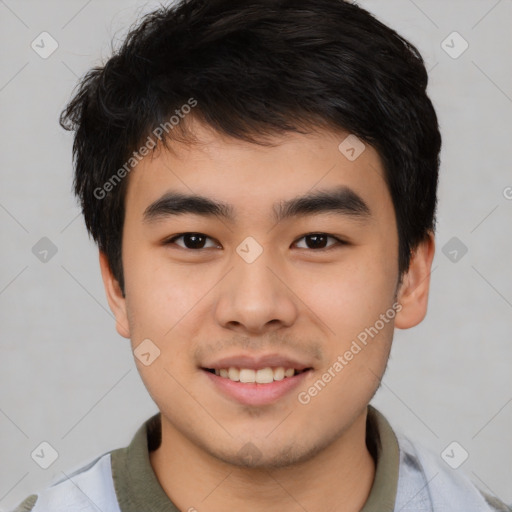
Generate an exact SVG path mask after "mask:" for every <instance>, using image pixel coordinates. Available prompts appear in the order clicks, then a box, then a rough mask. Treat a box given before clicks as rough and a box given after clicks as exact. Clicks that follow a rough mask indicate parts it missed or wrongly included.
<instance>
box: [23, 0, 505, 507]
mask: <svg viewBox="0 0 512 512" xmlns="http://www.w3.org/2000/svg"><path fill="white" fill-rule="evenodd" d="M426 86H427V73H426V70H425V67H424V64H423V61H422V58H421V56H420V54H419V53H418V51H417V50H416V48H415V47H414V46H412V45H411V44H410V43H408V42H407V41H405V40H404V39H402V38H401V37H400V36H399V35H398V34H397V33H396V32H394V31H393V30H391V29H390V28H388V27H386V26H385V25H383V24H381V23H380V22H379V21H377V20H376V19H375V18H374V17H373V16H372V15H370V14H369V13H368V12H366V11H365V10H363V9H362V8H360V7H358V6H356V5H353V4H350V3H348V2H343V1H342V0H293V1H292V0H284V1H279V0H272V1H270V0H249V1H245V2H233V1H229V0H210V1H204V0H190V1H185V2H182V3H180V4H178V5H176V6H170V7H168V8H162V9H161V10H159V11H157V12H155V13H153V14H151V15H148V16H146V17H145V19H144V20H143V21H142V22H141V23H140V24H139V25H138V26H137V27H136V28H134V29H133V30H132V31H131V32H130V34H129V35H128V37H127V39H126V40H125V42H124V44H123V46H122V47H121V48H120V50H119V51H118V52H116V54H115V55H114V56H113V57H112V58H110V60H108V62H107V63H106V64H105V65H104V66H103V67H98V68H94V69H92V70H91V71H90V72H89V73H88V74H87V76H86V77H85V78H84V79H83V80H82V82H81V84H80V88H79V90H78V92H77V94H76V96H75V97H74V98H73V100H72V101H71V103H70V104H69V105H68V108H67V109H66V111H65V112H64V113H63V117H62V121H61V122H62V124H63V125H64V126H65V127H68V128H72V129H74V130H76V135H75V142H74V148H73V149H74V157H75V166H76V174H75V191H76V194H77V195H78V197H79V198H80V200H81V204H82V208H83V213H84V217H85V222H86V225H87V228H88V230H89V232H90V233H91V234H92V236H93V237H94V239H95V240H96V241H97V243H98V245H99V249H100V265H101V271H102V276H103V280H104V283H105V289H106V293H107V297H108V300H109V304H110V307H111V309H112V311H113V313H114V315H115V318H116V323H117V330H118V332H119V333H120V334H121V335H122V336H124V337H126V338H129V339H130V340H131V343H132V348H133V350H134V355H135V356H136V357H135V362H136V364H137V367H138V369H139V371H140V374H141V376H142V379H143V381H144V384H145V385H146V387H147V389H148V391H149V393H150V395H151V397H152V398H153V400H154V401H155V403H156V404H157V406H158V408H159V410H160V413H159V414H157V415H155V416H153V417H152V418H150V419H148V420H147V422H145V423H144V424H143V425H142V426H141V427H140V429H139V430H138V432H137V433H136V434H135V436H134V438H133V441H132V442H131V444H130V445H129V446H128V447H126V448H121V449H116V450H113V451H111V452H108V453H105V454H103V455H101V456H99V457H98V458H96V459H95V460H94V461H92V462H91V463H90V464H89V465H88V466H86V467H83V468H81V469H80V470H79V471H77V472H75V473H74V474H73V475H72V476H71V477H70V478H69V479H64V480H62V481H60V482H57V483H55V484H54V485H52V486H51V487H49V488H48V489H45V490H43V491H42V492H40V493H39V494H37V495H35V494H34V495H31V496H29V497H28V498H27V499H26V500H25V501H24V502H23V503H22V504H20V506H19V507H18V508H17V510H18V511H28V510H31V511H33V512H43V511H44V512H57V511H66V512H67V511H78V510H80V511H91V512H92V511H96V510H102V511H103V512H114V511H115V512H142V511H144V512H153V511H154V512H156V511H162V512H163V511H166V512H172V511H174V512H175V511H177V510H180V511H199V512H201V511H208V512H220V511H225V510H244V511H247V512H260V511H268V510H279V511H281V510H285V511H303V510H307V511H310V512H318V511H344V512H356V511H364V512H392V511H403V512H405V511H411V512H412V511H415V512H417V511H420V510H422V511H423V510H424V511H427V510H428V511H447V510H450V511H460V512H483V511H493V510H494V511H495V510H511V509H510V508H507V507H506V506H505V505H504V504H502V503H499V502H498V501H497V500H496V499H494V498H491V497H490V496H488V495H486V494H484V493H483V492H481V491H480V490H478V489H477V488H476V487H475V486H474V485H473V484H472V483H471V482H470V480H469V479H468V478H467V477H466V476H464V475H462V474H461V473H460V472H458V471H457V472H455V471H452V470H451V469H450V468H448V467H447V466H446V465H445V464H444V462H443V461H441V460H440V459H439V458H436V457H434V456H433V455H432V454H431V453H430V452H428V451H426V450H424V449H422V448H419V447H416V446H414V445H413V443H411V442H410V441H409V440H408V439H407V438H406V437H404V436H402V435H401V434H396V433H395V432H394V431H393V430H392V429H391V427H390V425H389V424H388V422H387V421H386V419H385V418H384V417H383V416H382V414H380V413H379V412H378V411H377V410H376V409H374V408H373V407H372V406H370V405H369V402H370V400H371V399H372V397H373V396H374V394H375V392H376V390H377V389H378V387H379V383H380V380H381V378H382V376H383V374H384V371H385V368H386V364H387V359H388V355H389V351H390V348H391V343H392V338H393V331H394V328H395V327H397V328H399V329H407V328H410V327H413V326H415V325H417V324H418V323H420V322H421V321H422V319H423V318H424V316H425V314H426V309H427V301H428V292H429V282H430V268H431V263H432V259H433V255H434V228H435V210H436V189H437V181H438V168H439V151H440V146H441V138H440V134H439V130H438V124H437V119H436V114H435V112H434V109H433V107H432V104H431V102H430V100H429V98H428V97H427V95H426Z"/></svg>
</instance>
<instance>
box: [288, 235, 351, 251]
mask: <svg viewBox="0 0 512 512" xmlns="http://www.w3.org/2000/svg"><path fill="white" fill-rule="evenodd" d="M329 238H330V239H331V240H334V241H335V242H334V243H333V244H331V245H329V246H328V247H326V243H327V240H328V239H329ZM299 240H309V241H310V243H309V244H308V243H306V245H307V246H309V247H305V249H317V250H322V249H330V248H331V247H332V246H334V245H343V244H344V243H345V242H343V241H342V240H340V239H339V238H337V237H335V236H331V235H327V234H325V233H310V234H309V235H304V236H303V237H302V238H299ZM296 243H297V242H296ZM302 248H303V247H300V249H302Z"/></svg>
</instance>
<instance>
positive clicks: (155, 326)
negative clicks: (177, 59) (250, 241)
mask: <svg viewBox="0 0 512 512" xmlns="http://www.w3.org/2000/svg"><path fill="white" fill-rule="evenodd" d="M194 131H195V134H196V135H197V136H198V138H199V141H200V142H199V143H197V144H193V145H184V144H175V145H174V146H173V152H169V151H167V150H161V151H159V152H157V153H155V155H153V156H152V157H150V158H145V159H144V160H143V161H142V162H141V163H140V164H139V165H138V166H137V168H136V169H135V170H134V171H132V173H131V175H130V176H129V182H128V188H127V195H126V216H125V223H124V228H123V251H122V258H123V267H124V277H125V296H123V294H122V293H121V291H120V289H119V286H118V284H117V282H116V280H115V279H114V278H113V276H112V273H111V272H110V268H109V266H108V262H107V260H106V258H105V256H104V255H103V254H100V265H101V270H102V276H103V280H104V284H105V289H106V293H107V297H108V300H109V304H110V307H111V309H112V311H113V313H114V315H115V318H116V322H117V330H118V332H119V333H120V334H121V335H122V336H124V337H126V338H129V339H131V344H132V348H133V349H135V348H136V347H137V346H138V345H139V344H140V343H141V342H142V341H143V340H145V339H147V338H149V339H150V340H151V341H152V342H153V343H154V344H155V345H156V346H158V348H159V350H160V356H159V357H157V358H156V359H155V360H154V362H153V363H152V364H150V365H149V366H145V365H143V364H142V363H141V362H140V361H139V360H138V359H137V358H135V361H136V364H137V367H138V370H139V372H140V375H141V377H142V379H143V382H144V384H145V386H146V387H147V389H148V391H149V393H150V395H151V397H152V398H153V400H154V401H155V403H156V404H157V406H158V408H159V409H160V411H161V413H162V444H161V446H160V447H159V448H158V449H157V450H156V451H154V452H151V454H150V461H151V465H152V467H153V468H154V471H155V473H156V476H157V478H158V480H159V482H160V484H161V486H162V487H163V489H164V491H165V492H166V493H167V495H168V496H169V497H170V499H171V500H172V501H173V502H174V503H175V505H176V506H177V507H178V508H179V509H180V510H189V509H191V508H192V507H194V508H195V509H196V510H198V511H199V512H200V511H201V510H208V511H210V512H220V511H224V510H226V504H227V503H229V509H230V510H242V511H251V512H259V511H267V510H269V509H272V510H289V511H299V510H301V511H302V510H304V509H306V510H308V511H310V512H316V511H323V512H325V511H331V510H333V511H334V510H344V511H346V512H350V511H359V510H360V509H361V508H362V507H363V506H364V503H365V501H366V499H367V497H368V495H369V493H370V490H371V486H372V483H373V478H374V474H375V463H374V461H373V458H372V457H371V455H370V454H369V452H368V449H367V447H366V444H365V431H366V416H367V405H368V403H369V401H370V400H371V398H372V396H373V395H374V393H375V391H376V390H377V388H378V386H379V382H380V379H381V377H382V375H383V374H384V371H385V368H386V364H387V360H388V356H389V351H390V348H391V343H392V338H393V331H394V328H395V327H396V328H400V329H407V328H410V327H413V326H415V325H417V324H418V323H420V322H421V321H422V320H423V318H424V316H425V314H426V311H427V301H428V291H429V284H430V269H431V264H432V259H433V256H434V237H433V235H430V236H429V237H428V239H427V240H426V241H425V242H423V243H422V244H420V245H419V246H418V247H417V248H416V250H415V251H414V253H413V257H412V260H411V264H410V267H409V270H408V272H407V273H406V275H405V276H404V279H403V283H402V284H401V286H400V287H399V289H398V290H397V284H398V277H399V276H398V233H397V226H396V221H395V214H394V209H393V203H392V200H391V196H390V194H389V191H388V189H387V186H386V184H385V182H384V179H383V168H382V164H381V161H380V158H379V155H378V154H377V152H376V151H375V150H374V149H373V148H372V147H370V146H369V145H366V149H365V151H364V152H363V153H362V154H361V155H360V156H359V157H358V158H357V159H356V160H355V161H349V160H348V159H347V158H346V157H345V156H344V155H343V154H342V153H341V152H340V151H339V150H338V145H339V144H340V142H341V141H342V140H343V139H344V138H345V137H346V135H347V134H340V133H335V132H333V131H327V130H318V131H317V132H316V133H314V134H308V135H303V134H286V135H283V136H279V137H275V138H273V143H274V146H273V147H263V146H260V145H255V144H250V143H248V142H242V141H239V140H234V139H229V138H227V137H224V136H221V135H219V134H218V133H216V132H213V131H212V130H210V129H208V128H206V127H204V126H201V125H199V124H196V125H195V126H194ZM338 185H346V186H349V187H350V188H351V189H352V190H354V191H355V192H357V194H359V195H360V196H361V197H362V198H363V199H364V201H365V202H366V203H367V205H368V206H369V207H370V209H371V212H372V217H371V220H370V221H368V222H361V221H360V220H356V219H354V218H351V217H348V216H341V215H333V214H316V215H313V216H311V217H299V218H291V219H287V220H283V221H281V222H280V223H278V224H277V225H276V224H275V223H274V222H273V221H272V219H271V214H272V213H273V210H272V205H273V204H274V203H275V202H276V201H282V200H286V199H291V198H293V197H295V196H299V195H303V194H305V193H307V192H310V191H311V190H316V189H320V188H322V189H324V188H332V187H335V186H338ZM171 189H172V190H176V191H179V192H183V193H190V192H193V193H196V194H200V195H204V196H207V197H210V198H212V199H216V200H221V201H223V202H226V203H229V204H231V205H232V206H233V208H234V211H235V213H236V220H235V222H234V223H232V224H230V223H227V222H223V221H221V220H219V219H218V218H215V217H212V218H203V217H201V216H197V215H189V214H187V215H181V216H169V217H167V218H161V219H160V220H158V221H157V222H152V223H148V222H144V219H143V214H144V211H145V209H146V208H147V207H148V206H149V205H150V204H151V203H153V202H154V201H155V200H157V199H158V198H160V197H161V196H162V195H163V194H164V193H165V192H167V191H169V190H171ZM186 232H192V233H202V234H204V235H207V236H208V237H210V238H208V239H206V240H207V241H205V248H204V249H200V250H199V249H187V248H186V245H185V240H184V239H183V238H181V239H178V240H177V241H176V242H175V243H174V245H165V244H164V243H163V241H164V240H166V239H169V238H170V237H171V236H172V235H179V234H181V233H186ZM312 232H313V233H326V234H328V235H329V236H338V237H340V238H343V239H344V240H346V241H348V245H338V246H336V247H335V248H334V249H333V250H329V251H321V250H319V249H316V248H315V246H314V245H312V244H311V243H310V244H309V245H308V242H307V237H306V238H304V236H305V235H307V234H309V233H312ZM248 236H251V237H253V238H254V239H255V240H257V242H258V243H259V244H260V246H261V247H262V248H263V253H262V254H261V255H260V256H259V258H257V259H256V260H255V261H254V262H253V263H251V264H248V263H247V262H246V261H244V260H243V259H242V258H241V257H240V256H239V255H238V253H237V252H236V248H237V246H238V245H239V244H240V243H241V242H242V241H243V240H244V239H245V238H246V237H248ZM335 244H336V241H335V240H334V239H330V238H329V239H328V241H327V242H326V245H327V246H333V245H335ZM395 300H398V301H399V303H400V304H401V310H400V312H399V313H397V315H396V317H395V318H394V320H391V321H390V322H389V323H387V324H385V326H384V328H383V329H382V330H380V331H379V334H378V335H377V336H375V337H374V338H373V339H372V340H371V341H370V342H369V343H368V344H367V346H366V347H365V348H364V349H363V350H362V351H361V352H360V353H358V354H357V356H355V357H354V358H353V359H352V360H351V361H350V362H349V364H347V365H346V366H345V367H344V368H343V370H342V371H341V372H339V373H338V374H337V376H336V377H335V378H334V379H332V380H331V382H330V383H328V385H327V386H325V388H324V389H323V390H322V391H321V392H320V393H318V395H317V396H315V397H314V398H313V399H312V400H311V401H310V403H308V404H307V405H304V404H301V403H299V401H298V400H297V394H298V393H299V392H300V391H303V390H307V388H308V387H309V386H311V385H312V384H313V383H314V382H315V381H317V380H318V379H319V377H320V376H321V375H322V374H323V373H324V372H325V371H327V369H328V368H329V367H331V366H332V365H333V362H334V361H336V358H337V357H338V356H339V355H342V354H344V352H345V351H346V350H348V349H349V347H350V344H351V342H352V341H353V340H354V339H356V336H357V335H358V334H359V333H360V332H361V331H363V330H364V329H365V328H366V327H369V326H373V325H374V324H375V322H376V320H378V319H379V316H380V315H381V314H383V313H385V312H386V310H388V309H390V308H391V307H392V305H393V303H395ZM283 352H284V353H286V354H287V355H291V356H295V357H297V358H299V359H302V360H305V361H307V362H309V363H310V365H311V366H313V368H314V370H313V371H312V372H310V373H309V374H308V375H307V377H306V380H305V381H304V385H301V386H300V389H297V390H294V391H293V392H291V393H289V394H288V395H286V396H285V397H283V398H281V399H279V400H278V401H277V402H275V403H272V404H269V405H265V406H246V405H242V404H240V403H238V402H235V401H233V400H231V399H228V398H226V397H225V396H224V395H222V394H221V393H220V392H219V391H218V390H217V389H216V388H215V387H214V386H213V385H212V384H211V383H210V380H209V379H208V376H207V375H206V374H205V373H204V372H203V370H201V369H200V366H201V363H202V362H204V361H205V358H206V357H211V356H212V355H214V356H216V357H223V356H229V355H235V354H241V353H249V354H263V353H265V354H267V353H283ZM247 443H252V445H253V446H254V447H256V448H257V450H258V454H259V456H258V457H256V458H255V459H254V460H253V461H252V462H247V460H244V458H243V453H244V451H243V448H244V446H247ZM245 449H247V448H245ZM240 450H242V452H240Z"/></svg>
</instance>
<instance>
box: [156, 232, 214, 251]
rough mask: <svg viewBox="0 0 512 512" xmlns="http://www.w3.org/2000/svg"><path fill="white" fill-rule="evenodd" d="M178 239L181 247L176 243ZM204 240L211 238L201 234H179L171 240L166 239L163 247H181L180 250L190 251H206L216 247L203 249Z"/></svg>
mask: <svg viewBox="0 0 512 512" xmlns="http://www.w3.org/2000/svg"><path fill="white" fill-rule="evenodd" d="M180 238H182V239H183V245H181V244H177V243H176V241H177V240H179V239H180ZM206 240H212V241H213V238H210V237H209V236H207V235H204V234H203V233H180V234H179V235H175V236H173V237H171V238H168V239H167V240H166V241H165V242H164V245H172V244H175V245H177V246H178V247H181V248H182V249H191V250H201V249H208V248H210V247H218V245H216V244H213V245H211V246H210V247H205V242H206Z"/></svg>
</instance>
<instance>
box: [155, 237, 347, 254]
mask: <svg viewBox="0 0 512 512" xmlns="http://www.w3.org/2000/svg"><path fill="white" fill-rule="evenodd" d="M179 239H183V245H182V244H177V245H178V246H179V247H183V248H184V249H195V250H199V249H206V248H208V247H218V245H217V244H216V243H214V241H213V239H212V238H210V237H209V236H207V235H204V234H202V233H183V234H181V235H176V236H174V237H172V238H170V239H168V240H166V242H165V244H166V245H167V244H173V243H175V242H176V241H177V240H179ZM329 239H331V240H334V243H331V244H330V245H327V241H328V240H329ZM207 240H210V241H211V242H212V244H211V245H210V246H206V241H207ZM298 240H306V247H299V249H315V250H327V249H330V248H331V247H333V246H335V245H344V244H345V243H346V242H344V241H343V240H340V239H339V238H337V237H335V236H331V235H327V234H326V233H310V234H308V235H304V236H303V237H301V238H299V239H298ZM295 244H298V241H297V242H295Z"/></svg>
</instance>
